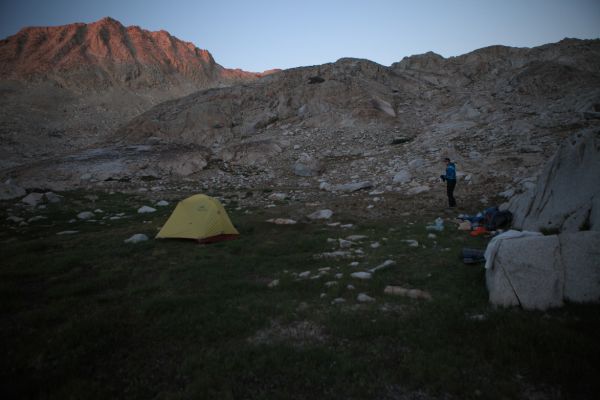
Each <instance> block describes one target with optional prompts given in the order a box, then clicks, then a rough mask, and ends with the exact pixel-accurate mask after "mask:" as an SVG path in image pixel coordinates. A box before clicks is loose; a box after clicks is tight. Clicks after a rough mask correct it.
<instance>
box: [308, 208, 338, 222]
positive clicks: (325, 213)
mask: <svg viewBox="0 0 600 400" xmlns="http://www.w3.org/2000/svg"><path fill="white" fill-rule="evenodd" d="M332 215H333V211H331V210H319V211H315V212H314V213H312V214H310V215H308V216H307V217H308V218H309V219H312V220H317V219H329V218H331V216H332Z"/></svg>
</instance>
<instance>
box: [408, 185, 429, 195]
mask: <svg viewBox="0 0 600 400" xmlns="http://www.w3.org/2000/svg"><path fill="white" fill-rule="evenodd" d="M430 190H431V188H430V187H429V186H427V185H419V186H415V187H413V188H410V189H408V191H407V192H406V193H407V194H410V195H415V194H420V193H424V192H428V191H430Z"/></svg>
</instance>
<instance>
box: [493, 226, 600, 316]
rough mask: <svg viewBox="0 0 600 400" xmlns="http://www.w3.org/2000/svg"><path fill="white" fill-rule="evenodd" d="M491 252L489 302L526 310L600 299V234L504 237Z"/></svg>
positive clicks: (588, 232)
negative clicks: (567, 302)
mask: <svg viewBox="0 0 600 400" xmlns="http://www.w3.org/2000/svg"><path fill="white" fill-rule="evenodd" d="M493 245H494V246H495V249H496V250H495V252H494V254H493V255H492V256H490V255H489V254H488V253H487V252H486V256H487V257H488V258H489V259H491V260H492V262H491V263H490V264H491V265H486V267H488V268H487V270H486V284H487V288H488V291H489V300H490V303H492V304H494V305H499V306H516V305H520V306H521V307H523V308H524V309H528V310H532V309H537V310H545V309H548V308H551V307H559V306H561V305H562V304H563V301H564V300H567V301H573V302H584V303H587V302H599V301H600V264H598V260H599V259H600V232H596V231H583V232H576V233H563V234H560V235H551V236H542V235H540V236H525V237H518V238H507V239H500V241H499V243H494V244H493V243H490V246H493Z"/></svg>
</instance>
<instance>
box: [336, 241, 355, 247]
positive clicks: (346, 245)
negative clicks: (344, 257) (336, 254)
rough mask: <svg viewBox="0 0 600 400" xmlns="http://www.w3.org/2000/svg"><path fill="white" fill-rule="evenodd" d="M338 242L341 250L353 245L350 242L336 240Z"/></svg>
mask: <svg viewBox="0 0 600 400" xmlns="http://www.w3.org/2000/svg"><path fill="white" fill-rule="evenodd" d="M338 241H339V243H340V248H342V249H349V248H350V247H352V245H353V244H354V243H352V242H351V241H349V240H344V239H338Z"/></svg>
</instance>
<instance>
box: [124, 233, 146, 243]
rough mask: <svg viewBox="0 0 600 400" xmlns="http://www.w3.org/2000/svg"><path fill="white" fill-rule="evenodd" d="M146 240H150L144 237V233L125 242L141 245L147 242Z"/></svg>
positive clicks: (137, 234)
mask: <svg viewBox="0 0 600 400" xmlns="http://www.w3.org/2000/svg"><path fill="white" fill-rule="evenodd" d="M146 240H148V236H146V235H144V234H143V233H136V234H135V235H133V236H131V237H130V238H129V239H125V240H124V242H125V243H139V242H145V241H146Z"/></svg>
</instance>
